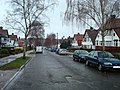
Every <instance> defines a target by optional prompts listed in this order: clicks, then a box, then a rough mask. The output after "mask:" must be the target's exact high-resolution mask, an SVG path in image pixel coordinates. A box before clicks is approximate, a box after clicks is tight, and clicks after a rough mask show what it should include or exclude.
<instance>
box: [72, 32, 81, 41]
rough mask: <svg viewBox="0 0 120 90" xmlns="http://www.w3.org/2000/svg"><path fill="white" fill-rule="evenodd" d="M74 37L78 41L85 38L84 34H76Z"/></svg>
mask: <svg viewBox="0 0 120 90" xmlns="http://www.w3.org/2000/svg"><path fill="white" fill-rule="evenodd" d="M74 38H75V40H76V41H82V40H83V34H79V33H78V34H74Z"/></svg>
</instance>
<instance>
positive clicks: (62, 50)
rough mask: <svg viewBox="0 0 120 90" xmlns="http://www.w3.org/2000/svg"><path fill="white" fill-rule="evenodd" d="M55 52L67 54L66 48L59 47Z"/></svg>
mask: <svg viewBox="0 0 120 90" xmlns="http://www.w3.org/2000/svg"><path fill="white" fill-rule="evenodd" d="M57 52H58V54H59V55H67V54H68V52H67V50H66V49H59V50H58V51H57Z"/></svg>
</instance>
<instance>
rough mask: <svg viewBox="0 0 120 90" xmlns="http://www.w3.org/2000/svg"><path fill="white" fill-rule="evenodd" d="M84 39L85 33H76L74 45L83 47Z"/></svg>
mask: <svg viewBox="0 0 120 90" xmlns="http://www.w3.org/2000/svg"><path fill="white" fill-rule="evenodd" d="M82 40H83V34H80V33H78V34H74V37H73V42H72V47H81V45H82Z"/></svg>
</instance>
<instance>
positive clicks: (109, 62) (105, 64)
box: [86, 51, 120, 71]
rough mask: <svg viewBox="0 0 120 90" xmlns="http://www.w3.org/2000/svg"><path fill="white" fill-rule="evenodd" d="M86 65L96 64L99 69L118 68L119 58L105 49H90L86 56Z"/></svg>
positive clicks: (119, 66)
mask: <svg viewBox="0 0 120 90" xmlns="http://www.w3.org/2000/svg"><path fill="white" fill-rule="evenodd" d="M86 65H87V66H89V65H92V66H96V67H97V68H98V70H100V71H101V70H107V69H110V70H111V69H112V70H116V69H117V70H120V60H119V59H116V58H115V57H114V56H113V55H112V54H111V53H110V52H106V51H91V52H90V54H89V55H88V56H87V57H86Z"/></svg>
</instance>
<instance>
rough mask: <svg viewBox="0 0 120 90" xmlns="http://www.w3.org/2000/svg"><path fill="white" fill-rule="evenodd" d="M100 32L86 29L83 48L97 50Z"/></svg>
mask: <svg viewBox="0 0 120 90" xmlns="http://www.w3.org/2000/svg"><path fill="white" fill-rule="evenodd" d="M98 32H99V31H98V30H95V29H93V28H90V29H86V31H85V33H84V36H83V41H82V48H86V49H95V39H96V37H97V35H98Z"/></svg>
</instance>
